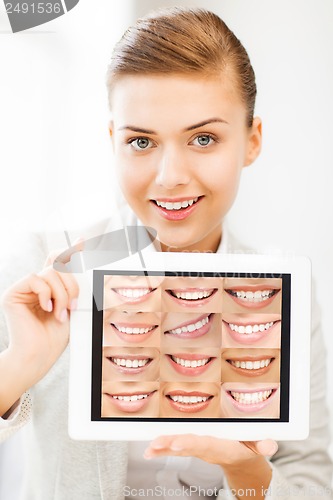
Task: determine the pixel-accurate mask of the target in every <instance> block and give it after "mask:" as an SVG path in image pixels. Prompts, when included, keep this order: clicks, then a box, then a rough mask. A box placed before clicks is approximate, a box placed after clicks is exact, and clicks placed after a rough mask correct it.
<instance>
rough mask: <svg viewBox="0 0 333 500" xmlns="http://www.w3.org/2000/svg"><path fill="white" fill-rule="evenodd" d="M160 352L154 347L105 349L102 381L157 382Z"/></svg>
mask: <svg viewBox="0 0 333 500" xmlns="http://www.w3.org/2000/svg"><path fill="white" fill-rule="evenodd" d="M159 359H160V352H159V350H158V349H156V348H154V347H113V346H112V347H104V348H103V365H102V379H103V380H104V381H108V380H109V381H112V380H128V381H130V380H133V381H138V380H147V381H152V380H157V379H158V378H159Z"/></svg>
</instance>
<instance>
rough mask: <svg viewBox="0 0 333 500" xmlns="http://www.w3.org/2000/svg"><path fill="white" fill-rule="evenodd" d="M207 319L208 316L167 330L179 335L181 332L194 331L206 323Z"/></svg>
mask: <svg viewBox="0 0 333 500" xmlns="http://www.w3.org/2000/svg"><path fill="white" fill-rule="evenodd" d="M208 321H209V316H206V317H205V318H203V319H202V320H200V321H197V322H196V323H191V324H190V325H186V326H181V327H179V328H175V329H174V330H169V332H168V333H173V334H175V335H179V334H181V333H186V332H194V331H195V330H199V329H200V328H202V327H203V326H204V325H206V324H207V323H208Z"/></svg>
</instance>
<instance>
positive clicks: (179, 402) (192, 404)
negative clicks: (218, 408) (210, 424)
mask: <svg viewBox="0 0 333 500" xmlns="http://www.w3.org/2000/svg"><path fill="white" fill-rule="evenodd" d="M213 397H214V396H212V395H211V394H206V393H201V392H200V393H199V392H198V393H197V392H188V393H187V392H184V391H179V393H178V391H173V392H172V393H169V394H166V399H167V400H168V401H169V403H170V405H171V406H172V407H173V408H174V409H175V410H177V411H180V412H183V413H197V412H200V411H202V410H204V409H205V408H207V406H208V405H209V404H210V402H211V400H212V399H213Z"/></svg>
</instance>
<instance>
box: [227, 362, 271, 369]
mask: <svg viewBox="0 0 333 500" xmlns="http://www.w3.org/2000/svg"><path fill="white" fill-rule="evenodd" d="M270 362H271V359H262V360H258V361H230V364H231V365H233V366H235V367H236V368H243V369H245V370H259V369H260V368H265V367H266V366H268V365H269V364H270Z"/></svg>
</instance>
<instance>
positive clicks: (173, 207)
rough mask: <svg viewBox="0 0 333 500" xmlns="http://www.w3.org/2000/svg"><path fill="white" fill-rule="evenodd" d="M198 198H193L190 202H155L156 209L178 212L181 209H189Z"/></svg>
mask: <svg viewBox="0 0 333 500" xmlns="http://www.w3.org/2000/svg"><path fill="white" fill-rule="evenodd" d="M197 201H198V198H193V199H192V200H186V201H176V202H174V203H172V202H171V201H166V202H165V201H158V200H156V205H157V206H158V207H162V208H166V209H167V210H180V209H182V208H187V207H191V206H192V205H193V203H196V202H197Z"/></svg>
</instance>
